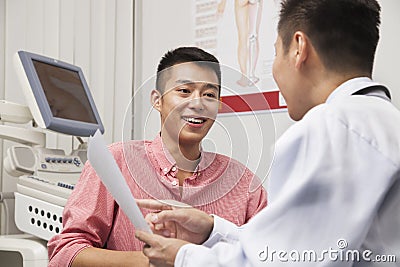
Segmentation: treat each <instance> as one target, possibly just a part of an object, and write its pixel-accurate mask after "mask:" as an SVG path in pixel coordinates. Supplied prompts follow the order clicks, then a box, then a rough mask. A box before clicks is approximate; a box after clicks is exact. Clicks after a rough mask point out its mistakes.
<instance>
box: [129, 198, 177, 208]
mask: <svg viewBox="0 0 400 267" xmlns="http://www.w3.org/2000/svg"><path fill="white" fill-rule="evenodd" d="M136 204H137V205H138V206H139V207H140V208H144V209H150V210H171V209H172V207H171V206H170V205H167V204H165V203H162V202H160V201H158V200H154V199H136Z"/></svg>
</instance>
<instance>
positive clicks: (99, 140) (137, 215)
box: [87, 130, 151, 233]
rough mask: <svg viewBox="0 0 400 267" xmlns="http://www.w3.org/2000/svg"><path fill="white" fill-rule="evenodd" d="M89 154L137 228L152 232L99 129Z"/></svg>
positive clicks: (115, 197)
mask: <svg viewBox="0 0 400 267" xmlns="http://www.w3.org/2000/svg"><path fill="white" fill-rule="evenodd" d="M87 154H88V155H87V156H88V160H89V162H90V164H91V165H92V167H93V168H94V169H95V171H96V173H97V175H98V176H99V177H100V179H101V180H102V182H103V183H104V185H105V186H106V188H107V190H108V191H109V192H110V193H111V195H112V196H113V197H114V199H115V201H117V203H118V205H119V206H120V207H121V209H122V210H123V211H124V213H125V214H126V216H128V218H129V220H130V221H131V222H132V223H133V225H134V226H135V228H136V229H138V230H142V231H146V232H149V233H151V230H150V227H149V225H148V224H147V223H146V221H145V219H144V217H143V214H142V212H141V211H140V209H139V207H138V205H137V204H136V201H135V198H134V197H133V196H132V194H131V191H130V189H129V187H128V185H127V184H126V181H125V178H124V177H123V175H122V173H121V170H120V169H119V167H118V165H117V163H116V162H115V159H114V157H113V155H112V154H111V153H110V151H109V150H108V148H107V146H106V143H105V141H104V138H103V135H102V134H101V133H100V131H99V130H97V131H96V133H95V134H94V136H93V137H92V136H91V137H90V138H89V147H88V151H87Z"/></svg>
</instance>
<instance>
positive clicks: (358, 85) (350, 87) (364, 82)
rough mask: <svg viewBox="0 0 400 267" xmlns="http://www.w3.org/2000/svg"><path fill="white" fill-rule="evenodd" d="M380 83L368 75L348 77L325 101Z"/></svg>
mask: <svg viewBox="0 0 400 267" xmlns="http://www.w3.org/2000/svg"><path fill="white" fill-rule="evenodd" d="M376 85H381V84H379V83H377V82H374V81H372V80H371V79H370V78H368V77H358V78H353V79H350V80H348V81H346V82H344V83H342V84H341V85H339V86H338V87H337V88H336V89H335V90H334V91H333V92H332V93H331V94H330V95H329V97H328V99H327V100H326V103H329V102H331V101H333V100H334V99H338V98H342V97H345V96H349V95H352V94H354V93H355V92H357V91H359V90H361V89H363V88H366V87H370V86H376Z"/></svg>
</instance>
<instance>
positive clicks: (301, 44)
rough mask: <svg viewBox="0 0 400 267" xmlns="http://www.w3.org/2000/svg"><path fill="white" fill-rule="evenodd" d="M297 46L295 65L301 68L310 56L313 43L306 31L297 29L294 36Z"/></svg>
mask: <svg viewBox="0 0 400 267" xmlns="http://www.w3.org/2000/svg"><path fill="white" fill-rule="evenodd" d="M293 41H294V46H295V49H294V50H295V52H294V53H295V67H296V68H300V67H301V66H302V65H303V64H304V62H305V61H306V60H307V58H308V56H309V55H308V53H309V49H310V46H311V43H310V41H309V39H308V38H307V36H306V35H305V34H304V32H301V31H297V32H295V34H294V36H293Z"/></svg>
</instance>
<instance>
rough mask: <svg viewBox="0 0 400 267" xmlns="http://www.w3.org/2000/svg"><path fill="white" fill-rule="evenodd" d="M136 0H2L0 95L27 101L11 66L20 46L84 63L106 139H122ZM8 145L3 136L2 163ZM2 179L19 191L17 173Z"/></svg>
mask: <svg viewBox="0 0 400 267" xmlns="http://www.w3.org/2000/svg"><path fill="white" fill-rule="evenodd" d="M133 4H134V2H133V0H118V1H117V0H35V1H32V0H0V40H1V41H0V59H1V61H0V98H1V99H6V100H8V101H12V102H16V103H20V104H25V99H24V95H23V93H22V92H23V91H22V90H21V88H20V84H19V81H18V79H17V76H16V73H15V71H14V67H13V57H14V54H15V53H16V52H17V51H18V50H27V51H30V52H34V53H39V54H43V55H46V56H49V57H54V58H58V59H60V60H63V61H66V62H68V63H71V64H75V65H78V66H80V67H81V68H82V69H83V72H84V74H85V77H86V80H87V82H88V84H89V86H90V89H91V92H92V95H93V97H94V100H95V103H96V106H97V108H98V110H99V112H100V116H101V118H102V121H103V124H104V125H105V129H106V132H105V138H106V141H107V142H108V143H111V142H113V141H118V140H121V139H122V128H123V117H124V114H125V111H126V108H127V106H128V103H129V102H130V99H131V96H132V82H133V63H132V61H133ZM128 112H130V111H128ZM127 128H130V126H129V127H127ZM46 141H47V147H49V148H62V149H64V150H65V151H66V152H67V153H68V152H71V150H72V149H73V148H76V146H77V141H76V140H75V139H74V138H72V137H70V136H65V135H61V134H56V133H48V134H47V140H46ZM10 145H11V143H10V142H8V141H1V142H0V146H4V149H3V151H0V152H1V153H0V155H3V157H2V158H1V163H2V162H3V159H4V155H5V151H6V148H7V147H9V146H10ZM0 149H1V147H0ZM1 181H2V183H1V189H2V191H15V189H16V185H15V179H13V178H11V177H9V176H8V175H7V174H5V172H4V171H3V173H2V179H1ZM3 217H4V216H3ZM2 219H3V221H4V218H2ZM3 232H4V229H2V233H3Z"/></svg>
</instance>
